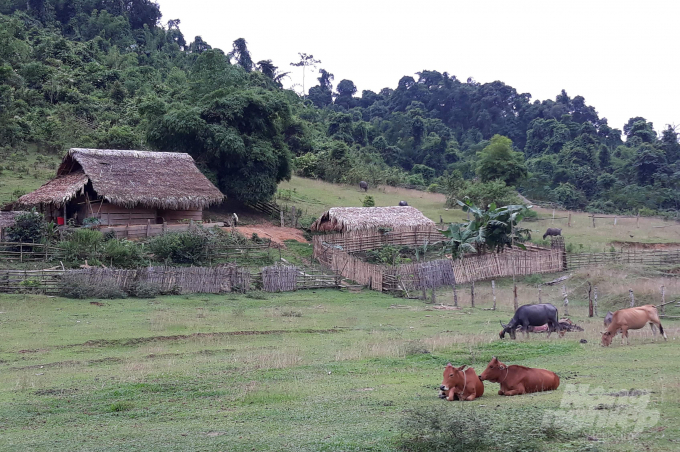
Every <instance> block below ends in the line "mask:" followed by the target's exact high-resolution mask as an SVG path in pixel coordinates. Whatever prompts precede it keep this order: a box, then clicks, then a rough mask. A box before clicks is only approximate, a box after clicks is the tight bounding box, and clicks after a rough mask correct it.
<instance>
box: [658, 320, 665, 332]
mask: <svg viewBox="0 0 680 452" xmlns="http://www.w3.org/2000/svg"><path fill="white" fill-rule="evenodd" d="M659 331H660V332H661V334H665V333H664V332H663V327H662V326H661V322H659Z"/></svg>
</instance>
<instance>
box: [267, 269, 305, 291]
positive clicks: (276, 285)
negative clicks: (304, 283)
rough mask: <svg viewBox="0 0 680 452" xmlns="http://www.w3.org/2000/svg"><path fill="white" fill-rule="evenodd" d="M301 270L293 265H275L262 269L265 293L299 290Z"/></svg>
mask: <svg viewBox="0 0 680 452" xmlns="http://www.w3.org/2000/svg"><path fill="white" fill-rule="evenodd" d="M298 272H299V269H298V268H297V267H295V266H292V265H273V266H271V267H264V268H263V269H262V289H263V290H264V291H265V292H290V291H293V290H295V289H296V288H297V277H298Z"/></svg>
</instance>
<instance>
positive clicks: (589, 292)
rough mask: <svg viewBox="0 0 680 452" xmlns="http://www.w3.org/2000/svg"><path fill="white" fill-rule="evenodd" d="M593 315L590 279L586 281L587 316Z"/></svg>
mask: <svg viewBox="0 0 680 452" xmlns="http://www.w3.org/2000/svg"><path fill="white" fill-rule="evenodd" d="M592 316H593V297H592V286H591V285H590V281H588V317H592Z"/></svg>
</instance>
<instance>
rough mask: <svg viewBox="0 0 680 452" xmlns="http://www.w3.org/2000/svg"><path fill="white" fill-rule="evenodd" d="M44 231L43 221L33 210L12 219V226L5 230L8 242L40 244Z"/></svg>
mask: <svg viewBox="0 0 680 452" xmlns="http://www.w3.org/2000/svg"><path fill="white" fill-rule="evenodd" d="M46 229H47V223H45V219H44V218H43V216H42V215H41V214H39V213H38V212H36V211H35V209H33V210H31V211H30V212H24V213H20V214H19V215H17V216H16V217H15V218H14V225H13V226H10V227H8V228H7V238H8V239H9V241H10V242H22V243H32V242H42V241H43V238H44V237H45V235H46Z"/></svg>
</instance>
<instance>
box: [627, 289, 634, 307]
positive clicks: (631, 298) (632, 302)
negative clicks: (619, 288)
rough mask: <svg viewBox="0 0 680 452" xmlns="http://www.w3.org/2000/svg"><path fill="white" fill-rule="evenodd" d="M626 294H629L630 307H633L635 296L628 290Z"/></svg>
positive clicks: (631, 290)
mask: <svg viewBox="0 0 680 452" xmlns="http://www.w3.org/2000/svg"><path fill="white" fill-rule="evenodd" d="M628 293H629V294H630V307H631V308H632V307H634V306H635V295H633V289H628Z"/></svg>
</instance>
